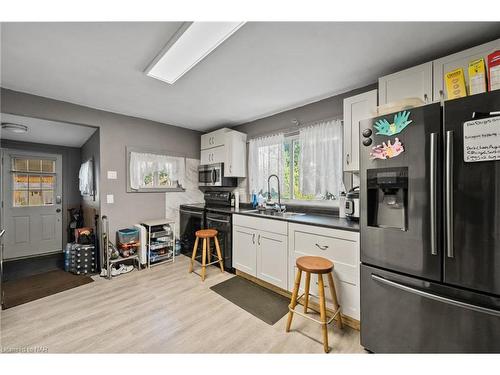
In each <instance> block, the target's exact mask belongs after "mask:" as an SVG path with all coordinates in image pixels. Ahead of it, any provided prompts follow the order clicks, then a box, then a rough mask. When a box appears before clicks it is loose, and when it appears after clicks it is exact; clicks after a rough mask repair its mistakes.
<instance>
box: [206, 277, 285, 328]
mask: <svg viewBox="0 0 500 375" xmlns="http://www.w3.org/2000/svg"><path fill="white" fill-rule="evenodd" d="M210 289H212V290H213V291H214V292H216V293H217V294H220V295H221V296H222V297H224V298H225V299H227V300H229V301H231V302H232V303H234V304H235V305H238V306H239V307H241V308H242V309H243V310H245V311H247V312H249V313H250V314H252V315H253V316H255V317H257V318H259V319H260V320H262V321H264V322H266V323H267V324H270V325H274V324H275V323H276V322H277V321H278V320H280V319H281V318H282V317H283V316H285V314H286V313H287V312H288V305H289V304H290V300H289V299H288V298H286V297H283V296H282V295H280V294H278V293H275V292H273V291H271V290H269V289H266V288H264V287H261V286H259V285H257V284H255V283H253V282H251V281H248V280H246V279H244V278H242V277H239V276H235V277H232V278H230V279H229V280H226V281H223V282H222V283H219V284H217V285H214V286H212V287H211V288H210Z"/></svg>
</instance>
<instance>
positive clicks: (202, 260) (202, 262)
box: [201, 238, 207, 281]
mask: <svg viewBox="0 0 500 375" xmlns="http://www.w3.org/2000/svg"><path fill="white" fill-rule="evenodd" d="M206 264H207V239H206V238H204V239H203V254H202V258H201V281H205V271H206V268H207V266H206Z"/></svg>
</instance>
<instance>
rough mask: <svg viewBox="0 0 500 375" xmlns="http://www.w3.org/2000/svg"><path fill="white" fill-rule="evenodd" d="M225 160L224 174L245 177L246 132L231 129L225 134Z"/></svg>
mask: <svg viewBox="0 0 500 375" xmlns="http://www.w3.org/2000/svg"><path fill="white" fill-rule="evenodd" d="M225 136H226V141H225V143H224V148H225V150H226V161H225V163H226V164H225V166H224V175H225V176H226V177H246V155H247V152H246V151H247V150H246V134H243V133H240V132H237V131H231V132H227V133H226V134H225Z"/></svg>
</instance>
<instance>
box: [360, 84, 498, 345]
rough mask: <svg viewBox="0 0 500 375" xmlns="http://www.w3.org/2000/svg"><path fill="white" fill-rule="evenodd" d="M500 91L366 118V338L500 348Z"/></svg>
mask: <svg viewBox="0 0 500 375" xmlns="http://www.w3.org/2000/svg"><path fill="white" fill-rule="evenodd" d="M497 111H500V91H493V92H490V93H484V94H479V95H474V96H470V97H466V98H462V99H456V100H451V101H447V102H445V104H444V106H441V105H440V104H439V103H436V104H430V105H426V106H422V107H419V108H413V109H409V110H407V111H401V112H398V113H393V114H389V115H385V116H380V117H377V118H373V119H370V120H365V121H362V122H361V126H360V133H361V134H360V139H361V144H360V179H361V184H360V185H361V186H360V190H361V214H360V227H361V262H362V264H361V344H362V345H363V346H364V347H365V348H366V349H368V350H370V351H373V352H379V353H388V352H389V353H408V352H410V353H422V352H424V353H443V352H444V353H462V352H471V353H490V352H496V353H500V160H499V159H500V116H499V115H500V113H496V114H495V113H494V112H497Z"/></svg>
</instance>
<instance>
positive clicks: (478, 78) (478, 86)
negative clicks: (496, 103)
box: [469, 59, 486, 95]
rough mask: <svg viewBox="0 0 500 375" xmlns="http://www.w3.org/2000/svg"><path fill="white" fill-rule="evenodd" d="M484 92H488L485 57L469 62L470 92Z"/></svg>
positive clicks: (472, 93)
mask: <svg viewBox="0 0 500 375" xmlns="http://www.w3.org/2000/svg"><path fill="white" fill-rule="evenodd" d="M482 92H486V64H485V63H484V59H478V60H474V61H471V62H470V63H469V93H470V94H471V95H474V94H481V93H482Z"/></svg>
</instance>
